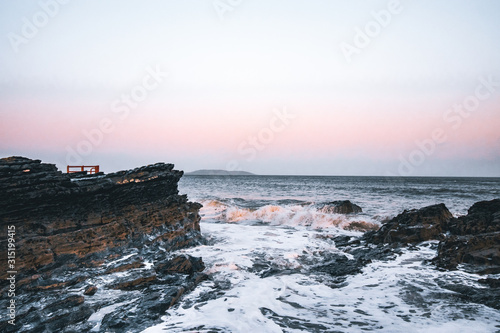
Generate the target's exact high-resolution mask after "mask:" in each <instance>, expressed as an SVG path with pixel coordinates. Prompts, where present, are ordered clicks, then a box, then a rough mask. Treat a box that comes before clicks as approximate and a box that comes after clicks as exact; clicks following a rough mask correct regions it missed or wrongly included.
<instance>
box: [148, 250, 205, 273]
mask: <svg viewBox="0 0 500 333" xmlns="http://www.w3.org/2000/svg"><path fill="white" fill-rule="evenodd" d="M204 269H205V264H204V263H203V260H202V259H201V258H198V257H192V256H190V255H179V256H176V257H174V258H172V259H170V260H167V261H165V262H160V263H158V264H156V265H155V270H156V271H157V272H158V273H163V274H171V273H181V274H189V275H192V274H193V273H195V272H201V271H203V270H204Z"/></svg>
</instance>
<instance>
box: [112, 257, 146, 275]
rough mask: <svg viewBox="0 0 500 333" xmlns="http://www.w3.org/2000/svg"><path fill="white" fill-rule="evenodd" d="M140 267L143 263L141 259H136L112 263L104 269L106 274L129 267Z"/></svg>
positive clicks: (128, 268)
mask: <svg viewBox="0 0 500 333" xmlns="http://www.w3.org/2000/svg"><path fill="white" fill-rule="evenodd" d="M142 267H144V263H143V262H142V260H141V259H136V260H135V261H133V262H130V263H126V264H121V265H120V264H118V265H114V266H112V267H110V268H108V269H107V270H106V274H111V273H117V272H124V271H128V270H130V269H134V268H142Z"/></svg>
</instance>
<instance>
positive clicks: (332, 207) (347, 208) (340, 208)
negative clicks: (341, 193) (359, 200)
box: [320, 200, 363, 214]
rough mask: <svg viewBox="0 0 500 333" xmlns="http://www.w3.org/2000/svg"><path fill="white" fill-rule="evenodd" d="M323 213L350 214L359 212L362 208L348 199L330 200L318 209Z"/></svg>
mask: <svg viewBox="0 0 500 333" xmlns="http://www.w3.org/2000/svg"><path fill="white" fill-rule="evenodd" d="M320 210H321V211H322V212H323V213H328V214H352V213H361V212H362V211H363V210H362V209H361V207H359V206H358V205H356V204H353V203H352V202H350V201H349V200H342V201H340V200H338V201H332V202H329V203H327V204H326V205H324V206H323V207H322V208H321V209H320Z"/></svg>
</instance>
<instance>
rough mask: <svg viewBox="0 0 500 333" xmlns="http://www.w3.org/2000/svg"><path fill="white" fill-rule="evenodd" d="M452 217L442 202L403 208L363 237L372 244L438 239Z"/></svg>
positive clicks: (407, 242)
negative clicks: (409, 208)
mask: <svg viewBox="0 0 500 333" xmlns="http://www.w3.org/2000/svg"><path fill="white" fill-rule="evenodd" d="M452 217H453V216H452V214H451V213H450V211H449V210H448V208H446V206H445V205H444V204H438V205H433V206H428V207H424V208H420V209H412V210H409V211H407V210H405V211H404V212H403V213H401V214H399V215H398V216H396V217H395V218H393V219H392V220H390V221H389V222H387V223H385V224H384V225H383V226H382V227H381V228H380V229H379V230H377V231H372V232H368V233H366V234H365V235H364V237H363V239H364V240H365V241H368V242H370V243H373V244H381V243H391V244H416V243H420V242H423V241H428V240H439V239H441V238H442V236H441V234H442V233H443V231H444V230H446V227H447V224H448V221H449V220H450V219H451V218H452Z"/></svg>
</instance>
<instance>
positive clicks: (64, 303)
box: [44, 295, 85, 312]
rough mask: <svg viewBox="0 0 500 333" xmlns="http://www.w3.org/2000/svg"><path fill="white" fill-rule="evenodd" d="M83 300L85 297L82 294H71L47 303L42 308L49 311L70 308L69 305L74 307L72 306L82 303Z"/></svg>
mask: <svg viewBox="0 0 500 333" xmlns="http://www.w3.org/2000/svg"><path fill="white" fill-rule="evenodd" d="M84 301H85V298H84V297H83V296H78V295H72V296H68V297H66V298H64V299H62V300H60V301H55V302H54V303H51V304H49V305H47V306H46V307H45V308H44V310H46V311H49V312H54V311H57V310H61V309H66V308H70V307H74V306H77V305H80V304H83V302H84Z"/></svg>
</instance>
